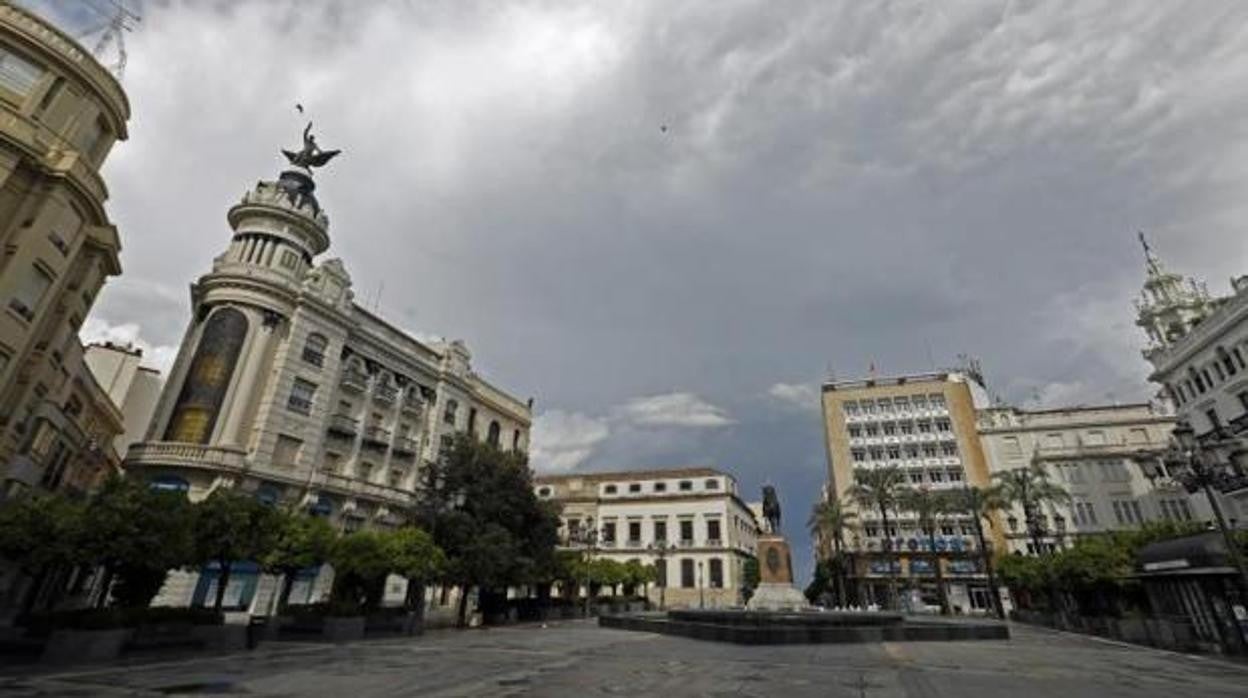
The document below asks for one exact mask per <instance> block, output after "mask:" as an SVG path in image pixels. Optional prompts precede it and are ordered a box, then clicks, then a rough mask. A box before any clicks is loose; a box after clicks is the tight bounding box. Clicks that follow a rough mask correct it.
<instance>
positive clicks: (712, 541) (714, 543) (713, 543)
mask: <svg viewBox="0 0 1248 698" xmlns="http://www.w3.org/2000/svg"><path fill="white" fill-rule="evenodd" d="M723 544H724V541H722V540H720V539H718V538H707V539H706V547H708V548H719V547H722V546H723Z"/></svg>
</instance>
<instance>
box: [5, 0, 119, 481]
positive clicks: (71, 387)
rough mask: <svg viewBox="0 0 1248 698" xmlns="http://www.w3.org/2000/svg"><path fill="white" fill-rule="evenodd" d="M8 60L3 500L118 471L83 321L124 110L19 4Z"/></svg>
mask: <svg viewBox="0 0 1248 698" xmlns="http://www.w3.org/2000/svg"><path fill="white" fill-rule="evenodd" d="M0 66H2V67H3V69H2V70H0V116H3V118H0V243H2V247H3V249H4V254H3V255H0V497H5V496H12V495H14V494H16V493H18V492H21V491H24V490H27V489H30V488H43V489H58V488H61V487H65V486H68V487H71V488H75V489H90V488H91V487H92V486H93V485H94V484H95V483H97V482H98V481H99V480H100V478H102V477H103V476H104V475H106V474H108V473H109V472H115V471H116V469H117V466H118V458H117V454H116V453H115V452H114V451H113V448H112V445H111V444H112V441H113V438H114V437H115V436H116V435H117V434H118V433H120V432H121V430H122V424H121V415H120V414H119V413H118V411H117V409H116V408H115V407H114V406H113V405H112V404H111V403H110V401H109V399H108V396H107V395H106V394H105V393H104V391H103V390H101V388H100V386H99V385H98V384H97V383H96V382H95V380H94V379H93V378H92V375H91V373H90V371H89V370H88V369H87V367H86V365H85V363H84V362H83V348H82V344H81V343H80V341H79V340H78V328H79V327H80V326H81V325H82V322H83V321H84V320H85V318H86V316H87V313H88V312H89V311H90V309H91V306H92V305H93V304H94V302H95V298H96V295H97V293H98V292H99V290H100V287H101V286H102V285H103V284H104V282H105V280H106V279H107V278H108V277H109V276H113V275H116V274H118V273H120V271H121V267H120V264H119V262H118V258H117V253H118V250H119V249H120V243H119V240H118V236H117V231H116V229H115V228H114V227H113V225H112V223H111V222H110V220H109V217H108V214H107V213H106V211H105V209H104V203H105V201H106V200H107V199H108V189H107V187H105V185H104V180H103V179H102V178H101V177H100V174H99V169H100V167H101V166H102V165H103V163H104V159H105V158H106V157H107V155H108V153H109V151H110V150H111V149H112V146H113V144H114V142H115V141H117V140H122V139H125V137H126V121H127V119H128V118H129V116H130V107H129V103H128V102H127V101H126V96H125V94H124V93H123V92H122V90H121V87H120V85H118V83H117V81H116V80H115V79H114V78H113V76H112V75H111V74H109V73H108V71H106V70H105V69H104V68H103V67H102V66H101V65H100V64H99V63H97V62H96V61H95V60H94V59H93V58H92V57H91V56H90V55H89V54H88V53H87V51H86V50H85V49H83V48H82V47H81V46H80V45H78V44H77V43H76V42H75V41H74V40H73V39H71V38H70V37H69V36H67V35H65V34H64V33H62V32H60V31H59V30H57V29H56V28H55V27H53V26H52V25H51V24H49V23H47V22H45V21H43V20H42V19H40V18H39V17H37V16H36V15H34V14H32V13H31V12H29V11H27V10H23V9H21V8H19V7H15V6H14V5H12V4H4V5H3V6H0Z"/></svg>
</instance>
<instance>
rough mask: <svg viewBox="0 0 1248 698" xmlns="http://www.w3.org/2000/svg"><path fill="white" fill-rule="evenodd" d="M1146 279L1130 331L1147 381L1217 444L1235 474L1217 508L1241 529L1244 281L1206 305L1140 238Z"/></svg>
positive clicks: (1245, 506) (1202, 293)
mask: <svg viewBox="0 0 1248 698" xmlns="http://www.w3.org/2000/svg"><path fill="white" fill-rule="evenodd" d="M1140 239H1141V242H1143V243H1144V255H1145V262H1146V271H1147V277H1146V279H1145V281H1144V290H1143V294H1142V297H1141V298H1140V300H1139V301H1138V302H1137V303H1136V310H1137V312H1138V316H1137V319H1136V324H1137V325H1139V326H1140V327H1141V328H1143V329H1144V332H1145V333H1146V334H1147V335H1148V344H1147V346H1146V347H1145V349H1144V352H1143V353H1144V358H1146V359H1148V361H1149V363H1151V364H1152V365H1153V373H1152V375H1151V376H1149V379H1150V380H1152V381H1153V382H1155V383H1158V384H1160V385H1161V386H1162V389H1163V391H1164V392H1165V394H1166V397H1167V398H1169V399H1170V400H1171V401H1172V402H1173V403H1174V405H1175V406H1176V408H1177V411H1178V417H1179V419H1181V420H1184V421H1186V422H1187V423H1188V424H1190V425H1191V427H1192V428H1193V429H1194V430H1195V432H1196V434H1197V436H1198V437H1199V438H1201V440H1202V441H1205V442H1207V443H1216V444H1217V446H1218V450H1219V451H1220V452H1221V455H1222V457H1223V458H1224V459H1226V460H1227V461H1229V462H1230V463H1231V464H1232V467H1233V469H1234V471H1235V472H1236V473H1237V474H1238V478H1237V485H1236V486H1232V487H1228V488H1227V490H1226V492H1225V493H1224V496H1222V498H1221V501H1222V504H1223V507H1222V508H1223V510H1224V513H1225V514H1226V516H1227V518H1228V519H1237V520H1238V521H1239V522H1240V524H1241V525H1243V523H1244V522H1248V441H1246V435H1248V363H1245V362H1246V361H1248V276H1241V277H1239V278H1237V279H1232V280H1231V294H1230V295H1228V296H1223V297H1217V298H1215V297H1212V296H1210V294H1209V291H1208V289H1207V288H1206V287H1205V284H1203V283H1197V282H1196V281H1194V280H1192V279H1187V278H1184V277H1183V276H1182V275H1180V274H1175V273H1173V272H1170V271H1168V270H1167V269H1166V268H1165V267H1164V265H1163V264H1162V263H1161V261H1160V260H1158V259H1157V257H1156V256H1155V255H1154V254H1153V252H1152V250H1151V249H1150V248H1149V246H1148V244H1147V242H1144V239H1143V236H1142V235H1141V237H1140Z"/></svg>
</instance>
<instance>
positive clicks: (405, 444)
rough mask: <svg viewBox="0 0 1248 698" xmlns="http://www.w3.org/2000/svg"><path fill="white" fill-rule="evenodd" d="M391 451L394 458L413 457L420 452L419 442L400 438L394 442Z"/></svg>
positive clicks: (403, 437) (404, 437)
mask: <svg viewBox="0 0 1248 698" xmlns="http://www.w3.org/2000/svg"><path fill="white" fill-rule="evenodd" d="M392 450H393V451H394V455H396V456H413V455H416V452H417V451H419V450H420V442H419V441H417V440H416V439H413V438H410V437H407V436H400V437H399V438H397V439H395V440H394V446H393V448H392Z"/></svg>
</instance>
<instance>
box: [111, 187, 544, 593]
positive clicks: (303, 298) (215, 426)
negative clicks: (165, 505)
mask: <svg viewBox="0 0 1248 698" xmlns="http://www.w3.org/2000/svg"><path fill="white" fill-rule="evenodd" d="M314 190H315V185H314V183H313V180H312V176H311V171H310V170H305V169H302V168H299V169H291V170H287V171H285V172H283V173H282V174H281V176H280V177H279V178H278V179H277V180H276V181H262V182H260V183H258V184H257V185H256V186H255V187H254V188H253V189H251V190H250V191H248V192H247V193H246V194H244V196H243V197H242V200H241V201H240V202H239V203H237V204H235V205H234V206H233V207H232V208H230V210H229V213H228V216H227V220H228V222H229V225H230V227H231V229H232V235H231V237H230V239H229V242H228V244H227V246H226V249H225V251H224V252H222V254H221V255H219V256H218V257H217V258H216V259H214V260H213V263H212V268H211V270H210V271H209V272H208V273H206V274H205V275H203V276H202V277H200V278H199V279H198V280H197V281H196V282H195V283H194V284H193V285H192V288H191V304H190V317H189V321H188V323H187V328H186V331H185V334H184V336H183V339H182V342H181V345H180V348H179V351H178V355H177V358H176V360H175V362H174V364H173V367H172V369H171V371H170V373H169V376H168V380H167V382H166V384H165V387H164V390H163V392H162V394H161V397H160V399H159V401H158V402H157V405H156V408H155V410H154V413H153V416H152V419H151V423H150V426H149V428H148V431H147V434H146V438H145V439H144V440H142V441H140V442H138V443H135V444H134V445H132V446H131V447H130V450H129V452H128V455H127V458H126V467H127V469H128V471H129V472H130V473H131V474H132V475H135V476H138V477H143V478H146V479H148V480H149V481H151V482H152V483H153V484H154V485H155V486H157V487H163V488H168V489H174V490H181V491H185V492H187V493H188V496H189V497H190V498H191V499H192V500H199V499H201V498H203V497H206V496H207V495H208V494H210V493H211V492H212V491H214V490H216V489H217V488H222V487H228V488H235V489H237V490H242V491H246V492H251V493H254V494H255V496H256V497H258V498H260V499H262V500H264V501H266V502H271V503H274V504H281V505H286V506H294V507H300V508H307V509H308V510H310V511H312V512H313V513H315V514H317V515H323V516H326V517H329V518H330V519H331V520H332V521H333V522H334V523H335V524H336V525H337V526H339V527H340V528H341V529H343V530H346V531H351V530H355V529H358V528H361V527H367V526H395V525H398V524H400V523H401V522H403V521H404V517H405V514H406V512H407V511H408V509H409V507H410V506H411V505H413V504H414V502H415V497H416V494H417V488H418V483H419V479H418V474H419V472H420V470H421V468H422V466H423V464H425V463H426V462H429V461H432V460H434V459H435V458H437V456H438V453H439V452H440V450H441V449H443V448H446V447H447V446H448V445H449V444H450V442H451V440H452V439H453V437H454V435H455V434H456V433H462V432H468V433H472V434H475V435H477V436H478V438H480V439H482V440H485V441H489V442H491V443H494V444H495V445H497V446H498V447H499V448H502V449H513V450H522V451H523V450H527V448H528V439H529V425H530V419H531V417H530V414H531V407H532V404H531V401H522V400H520V399H517V398H515V397H513V396H511V395H510V394H508V393H506V392H504V391H502V390H500V389H499V388H497V387H495V386H494V385H492V384H491V383H489V382H488V381H486V380H485V379H484V378H482V377H481V376H480V375H478V374H477V373H476V372H474V371H473V370H472V365H471V358H472V357H471V354H470V352H469V350H468V348H467V346H465V344H464V343H463V342H460V341H450V342H439V343H426V342H422V341H420V340H418V339H416V338H415V337H413V336H412V335H411V334H409V333H407V332H404V331H403V330H401V329H400V328H398V327H396V326H394V325H393V324H391V323H389V322H387V321H386V320H384V319H383V318H381V317H378V316H377V315H376V314H374V313H372V312H370V311H368V310H366V309H365V308H363V307H362V306H360V305H358V304H356V303H355V302H354V296H353V293H352V280H351V277H350V275H349V274H348V273H347V270H346V268H345V267H344V266H343V264H342V262H341V261H339V260H337V259H319V258H320V256H321V255H323V254H324V253H325V252H326V251H327V250H328V248H329V242H330V240H329V219H328V217H327V216H326V214H325V211H324V210H322V209H321V207H320V204H319V203H318V201H317V200H316V197H315V194H314ZM184 581H185V580H184ZM237 582H238V585H239V590H238V592H237V594H235V592H234V591H233V590H232V589H231V590H227V597H229V598H230V599H231V602H232V603H233V604H234V605H245V604H247V603H249V601H248V599H250V598H252V593H251V590H249V588H248V586H247V585H249V584H250V585H253V586H254V585H255V584H256V583H258V582H257V579H256V574H255V570H254V569H250V570H247V569H244V570H240V574H239V576H238V577H237ZM210 591H211V589H210V582H209V581H206V576H203V575H201V577H200V579H199V582H198V586H197V587H196V588H195V589H194V590H190V589H181V590H178V589H173V588H169V587H167V588H166V590H165V592H162V597H161V598H160V602H161V603H181V602H185V601H186V600H188V598H189V599H190V600H194V599H198V598H200V597H203V596H205V595H207V594H209V593H210Z"/></svg>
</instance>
